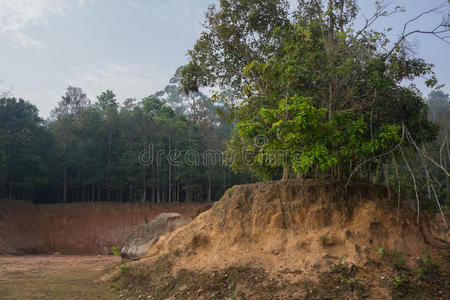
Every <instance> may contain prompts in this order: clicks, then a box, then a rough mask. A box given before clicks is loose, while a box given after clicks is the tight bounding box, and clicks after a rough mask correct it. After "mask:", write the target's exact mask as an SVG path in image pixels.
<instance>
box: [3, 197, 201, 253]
mask: <svg viewBox="0 0 450 300" xmlns="http://www.w3.org/2000/svg"><path fill="white" fill-rule="evenodd" d="M208 207H209V206H208V205H205V204H170V205H169V204H152V203H71V204H39V205H35V204H33V203H30V202H26V201H18V200H0V254H29V253H54V252H59V253H61V254H108V253H110V252H111V249H112V247H114V246H115V247H119V248H120V247H121V246H122V244H123V242H124V241H125V238H126V237H127V235H128V234H129V233H130V232H131V231H133V230H134V229H135V228H136V227H138V226H140V225H142V224H145V223H147V222H149V221H151V220H152V219H154V218H155V217H156V216H157V215H158V214H160V213H162V212H176V213H179V214H181V215H182V216H183V217H185V218H187V219H189V218H193V217H195V216H196V215H197V214H198V213H199V211H203V210H205V209H207V208H208Z"/></svg>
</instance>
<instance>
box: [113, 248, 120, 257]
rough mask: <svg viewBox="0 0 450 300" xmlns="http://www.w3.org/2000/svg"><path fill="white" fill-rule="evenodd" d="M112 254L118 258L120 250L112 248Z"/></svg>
mask: <svg viewBox="0 0 450 300" xmlns="http://www.w3.org/2000/svg"><path fill="white" fill-rule="evenodd" d="M112 253H113V255H115V256H120V249H119V248H117V247H112Z"/></svg>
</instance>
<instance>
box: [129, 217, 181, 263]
mask: <svg viewBox="0 0 450 300" xmlns="http://www.w3.org/2000/svg"><path fill="white" fill-rule="evenodd" d="M187 223H188V221H187V220H185V219H184V218H183V217H182V216H181V215H180V214H177V213H162V214H159V215H158V216H157V217H156V218H155V219H154V220H153V221H151V222H150V223H147V224H144V225H142V226H139V227H138V228H137V229H136V230H134V231H133V232H132V233H131V234H130V235H129V236H128V237H127V238H126V240H125V243H124V245H123V247H122V249H121V251H120V252H121V256H122V257H123V258H131V259H139V258H141V257H142V256H144V255H145V254H146V253H147V252H148V250H149V249H150V247H151V246H152V245H153V244H154V243H156V242H157V241H158V239H159V237H160V236H162V235H164V234H166V233H168V232H172V231H174V230H175V229H177V228H179V227H182V226H184V225H186V224H187Z"/></svg>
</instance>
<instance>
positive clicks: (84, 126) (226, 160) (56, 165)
mask: <svg viewBox="0 0 450 300" xmlns="http://www.w3.org/2000/svg"><path fill="white" fill-rule="evenodd" d="M402 9H403V8H401V7H394V8H390V7H389V6H388V5H386V4H385V3H378V2H377V4H376V12H375V14H374V15H373V16H372V17H371V18H368V19H367V20H366V23H365V26H364V27H363V28H362V29H356V28H355V26H354V23H353V20H354V19H355V18H356V16H357V15H358V7H357V5H356V2H354V1H337V2H334V1H331V2H330V4H329V6H328V7H326V6H323V5H322V4H321V3H320V1H319V2H316V1H299V4H298V8H297V10H296V11H295V12H294V13H293V14H291V13H290V11H289V6H288V4H287V3H286V2H285V1H276V0H265V1H220V3H219V5H217V6H216V5H211V6H210V7H209V9H208V10H207V12H206V19H205V31H204V32H203V33H202V34H201V36H200V37H199V39H198V40H197V42H196V43H195V45H194V46H193V48H192V49H191V50H189V51H188V56H189V61H188V63H187V64H186V65H185V66H182V67H180V68H179V69H178V70H177V71H176V72H175V74H174V76H173V78H172V79H171V80H170V82H169V83H168V84H167V85H166V86H165V87H164V88H163V89H161V90H160V91H158V92H156V93H154V94H152V95H149V96H148V97H145V98H143V99H133V98H129V99H116V96H115V94H114V92H113V91H110V90H107V91H105V92H103V93H102V94H101V95H98V96H97V98H96V99H95V100H92V99H88V98H87V96H86V94H85V93H84V92H83V90H82V87H72V86H69V87H68V88H67V91H66V93H65V94H64V95H62V97H61V99H60V101H59V103H58V105H57V107H55V108H54V109H53V111H52V113H51V116H50V117H49V118H48V119H46V120H44V119H42V118H41V117H40V116H39V112H38V110H37V108H36V107H35V106H34V105H33V104H31V103H30V102H29V101H32V99H26V100H23V99H16V98H13V97H8V93H7V92H5V93H4V95H2V98H1V100H0V186H1V190H0V197H1V198H10V199H30V200H33V201H35V202H38V203H44V202H63V203H65V202H80V201H83V202H93V201H117V202H128V201H130V202H153V203H165V202H167V203H170V202H185V201H186V202H191V201H195V202H202V201H215V200H218V199H219V198H220V196H221V195H222V194H223V192H224V191H225V190H226V189H227V188H229V187H231V186H233V185H235V184H239V183H250V182H255V181H256V180H277V179H289V178H299V179H301V180H303V179H329V180H332V181H337V182H341V183H344V184H345V183H346V184H348V183H349V182H350V181H366V182H372V183H381V184H384V185H386V186H388V187H389V188H391V189H392V194H393V195H398V199H399V200H398V201H400V197H401V193H403V194H404V195H408V196H410V198H413V199H416V200H417V203H419V199H420V201H422V202H423V203H424V205H425V207H434V208H437V207H439V206H443V205H448V201H449V200H448V199H449V193H448V190H449V189H448V187H449V182H448V177H449V173H448V171H447V170H448V161H449V155H450V152H449V147H448V127H449V95H448V94H446V93H445V92H443V91H442V90H440V89H441V88H442V87H443V85H440V84H439V82H438V79H437V78H436V77H435V75H434V72H433V65H432V64H429V63H427V62H425V61H424V60H423V59H421V58H418V57H415V56H414V55H411V54H410V51H409V44H408V43H407V42H406V40H407V37H408V36H409V35H411V34H415V33H417V32H408V31H407V27H406V26H405V28H404V30H403V33H402V35H401V36H400V38H399V39H398V40H397V41H390V40H389V39H388V38H387V35H386V32H388V31H389V28H388V29H387V31H386V32H378V31H375V30H373V29H372V28H371V27H370V25H371V24H372V23H373V22H374V21H375V20H377V19H382V18H383V17H386V16H390V15H392V14H395V13H401V12H402ZM246 12H251V13H246ZM447 27H448V24H447V20H446V19H445V18H444V19H442V21H441V23H439V24H438V25H437V26H436V28H435V29H434V30H433V31H431V32H423V33H422V34H432V35H435V36H437V37H440V35H442V34H443V33H444V32H446V30H448V29H447ZM440 38H442V37H440ZM324 62H325V63H324ZM415 78H425V84H426V85H427V86H428V87H429V88H434V89H435V90H434V91H433V92H431V93H430V94H429V95H427V96H424V95H422V93H421V92H420V91H419V89H418V88H417V87H416V86H415V83H414V82H413V80H414V79H415ZM205 88H210V89H212V91H211V90H209V91H208V92H206V89H205ZM205 154H206V155H205ZM207 156H208V157H207ZM211 158H214V159H211ZM174 159H175V161H174ZM436 204H437V205H436Z"/></svg>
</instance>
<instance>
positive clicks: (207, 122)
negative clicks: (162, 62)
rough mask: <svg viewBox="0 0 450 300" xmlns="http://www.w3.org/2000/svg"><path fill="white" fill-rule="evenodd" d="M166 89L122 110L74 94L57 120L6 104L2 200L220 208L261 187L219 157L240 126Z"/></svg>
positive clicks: (111, 99)
mask: <svg viewBox="0 0 450 300" xmlns="http://www.w3.org/2000/svg"><path fill="white" fill-rule="evenodd" d="M178 73H179V72H177V73H176V74H177V75H176V76H175V77H174V78H172V80H171V82H170V84H169V85H168V86H166V87H165V89H164V90H162V91H159V92H157V93H156V94H154V95H151V96H148V97H145V98H144V99H142V100H140V101H137V100H135V99H127V100H125V101H124V102H123V104H122V105H120V104H119V103H118V101H117V99H116V96H115V95H114V93H113V92H112V91H106V92H104V93H102V94H101V95H100V96H98V97H97V101H95V102H91V101H90V100H89V99H88V98H87V96H86V94H84V93H83V91H82V89H81V88H75V87H69V88H68V89H67V91H66V94H65V95H64V96H63V97H62V99H61V101H60V102H59V103H58V106H57V107H56V108H55V109H54V110H53V111H52V114H51V118H50V119H49V120H47V121H44V120H42V119H41V118H40V117H39V115H38V110H37V109H36V107H35V106H34V105H32V104H30V103H29V102H27V101H24V100H22V99H15V98H3V99H1V100H0V162H1V164H0V198H11V199H13V198H16V199H33V200H34V201H36V202H41V203H42V202H75V201H89V202H91V201H142V202H155V203H162V202H168V203H170V202H183V201H214V200H217V199H218V198H219V197H220V196H221V195H222V193H223V192H224V191H225V190H226V189H227V188H228V187H230V186H232V185H234V184H237V183H245V182H249V181H252V177H251V176H250V175H246V174H243V173H241V174H232V173H231V172H230V169H229V168H228V167H227V166H225V165H224V164H223V163H222V161H221V156H220V153H221V151H223V150H224V147H225V141H226V140H227V139H228V138H229V135H230V131H231V130H232V127H231V125H229V124H227V123H224V122H222V121H220V120H218V119H217V117H216V116H215V110H216V109H217V106H218V105H217V104H216V105H211V104H210V103H208V101H207V97H206V96H205V95H204V94H202V93H200V92H199V93H195V94H191V95H189V96H187V95H185V94H184V93H181V92H179V91H178V88H177V86H176V84H177V81H178Z"/></svg>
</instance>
